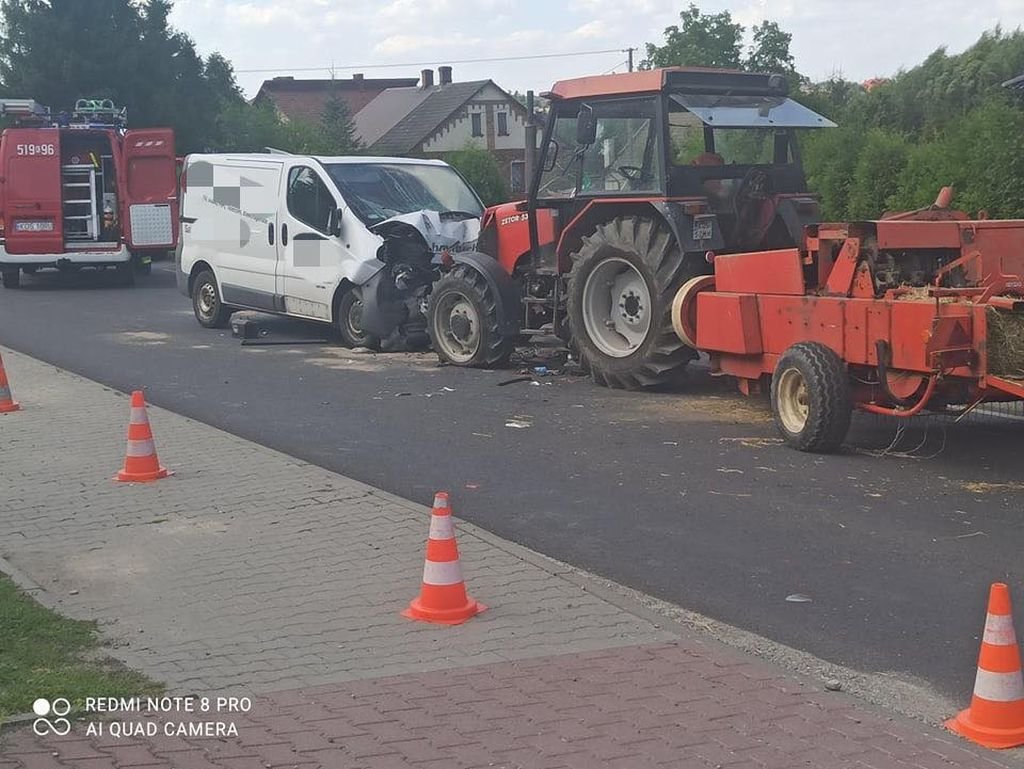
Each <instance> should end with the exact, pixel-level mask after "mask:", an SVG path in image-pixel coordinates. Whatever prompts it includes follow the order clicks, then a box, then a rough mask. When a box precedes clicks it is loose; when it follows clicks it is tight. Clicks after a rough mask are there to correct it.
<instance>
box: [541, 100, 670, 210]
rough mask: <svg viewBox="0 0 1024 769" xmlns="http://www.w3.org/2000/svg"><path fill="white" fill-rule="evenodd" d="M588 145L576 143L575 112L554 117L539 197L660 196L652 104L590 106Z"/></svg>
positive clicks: (565, 111) (627, 102) (657, 141)
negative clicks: (592, 127)
mask: <svg viewBox="0 0 1024 769" xmlns="http://www.w3.org/2000/svg"><path fill="white" fill-rule="evenodd" d="M590 106H591V107H592V108H593V111H594V121H595V123H596V127H597V130H596V132H595V139H594V142H593V143H592V144H583V145H580V144H577V141H576V138H577V137H576V121H577V115H578V112H577V111H576V110H574V109H571V108H565V107H563V109H562V110H561V111H560V112H559V113H558V114H557V115H556V116H555V123H554V126H553V128H552V133H551V142H550V143H549V145H548V147H547V150H546V153H545V159H544V172H543V174H542V175H541V180H540V190H539V194H538V196H539V197H540V198H542V199H543V198H573V197H577V196H582V195H602V194H617V195H621V194H622V193H624V192H643V193H660V192H662V191H663V188H664V180H663V176H664V173H663V167H662V150H661V132H660V131H659V130H658V121H657V112H656V110H657V104H656V101H655V100H654V99H628V100H625V99H624V100H620V101H608V102H596V103H593V104H591V105H590Z"/></svg>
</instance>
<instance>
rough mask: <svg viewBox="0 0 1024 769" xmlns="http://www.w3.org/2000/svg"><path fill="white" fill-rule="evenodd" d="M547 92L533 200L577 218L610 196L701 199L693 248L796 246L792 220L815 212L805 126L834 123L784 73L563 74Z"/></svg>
mask: <svg viewBox="0 0 1024 769" xmlns="http://www.w3.org/2000/svg"><path fill="white" fill-rule="evenodd" d="M546 96H547V97H548V98H549V99H550V100H551V103H552V108H551V115H550V118H549V121H548V126H547V130H546V132H545V141H544V143H543V149H542V154H541V159H540V163H539V167H540V174H539V177H538V179H537V183H536V186H535V189H534V190H533V194H532V195H531V201H530V202H531V204H532V207H533V208H535V209H539V210H544V209H551V210H552V211H557V212H559V216H558V218H559V219H561V220H562V221H570V220H571V219H572V218H573V216H574V215H575V214H576V213H578V212H580V211H582V210H583V209H584V208H586V207H588V205H589V204H592V203H604V202H607V201H608V199H611V198H614V199H619V200H621V199H623V198H630V199H636V200H666V201H667V200H675V201H682V200H685V201H692V202H693V203H694V204H697V205H696V206H694V205H691V206H690V209H691V210H696V209H697V208H699V209H700V214H701V217H700V218H699V219H697V220H695V221H694V222H692V225H693V226H692V227H691V229H690V232H689V234H690V236H691V238H690V239H691V240H692V241H693V243H692V245H693V246H694V247H696V248H703V247H704V246H706V247H707V248H704V250H712V249H714V250H726V251H730V250H736V249H748V248H757V247H765V248H773V247H781V246H786V245H792V244H793V243H794V242H796V240H797V239H798V238H799V229H796V230H794V229H793V228H792V224H795V222H796V220H797V219H800V220H802V222H801V226H802V224H803V223H809V222H810V221H813V220H814V219H815V218H816V215H817V206H816V204H815V203H814V201H813V199H810V198H809V197H808V196H807V195H806V180H805V179H804V174H803V169H802V167H801V164H800V156H799V147H798V144H797V140H796V132H797V131H798V130H799V129H807V128H824V127H832V126H834V125H835V124H834V123H832V122H831V121H830V120H828V119H827V118H825V117H822V116H821V115H818V114H817V113H815V112H813V111H811V110H810V109H808V108H806V107H804V106H802V105H800V104H798V103H797V102H795V101H794V100H793V99H790V98H789V97H788V96H787V85H786V81H785V79H784V78H783V77H781V76H780V75H760V74H751V73H743V72H731V71H714V70H692V69H682V68H674V69H663V70H651V71H647V72H638V73H630V74H625V75H611V76H603V77H600V78H581V79H579V80H569V81H563V82H560V83H556V84H555V86H554V88H553V89H552V90H551V92H550V93H548V94H546ZM792 196H797V197H798V198H801V199H802V200H799V201H793V200H791V198H792ZM787 198H789V199H790V200H788V202H785V203H784V201H787ZM701 204H702V205H701ZM780 204H782V205H781V208H783V209H787V208H792V209H794V210H792V211H789V210H785V211H780ZM780 213H781V214H783V216H782V217H781V220H782V221H779V220H780V217H779V216H778V214H780ZM566 214H568V215H569V218H568V219H566ZM792 214H798V215H796V216H794V215H792ZM787 219H789V220H792V221H791V222H790V226H787V222H786V221H785V220H787Z"/></svg>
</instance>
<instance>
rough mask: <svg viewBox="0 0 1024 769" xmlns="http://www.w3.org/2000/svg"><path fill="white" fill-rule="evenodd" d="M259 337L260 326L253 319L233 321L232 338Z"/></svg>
mask: <svg viewBox="0 0 1024 769" xmlns="http://www.w3.org/2000/svg"><path fill="white" fill-rule="evenodd" d="M259 335H260V327H259V324H258V323H257V322H256V321H254V320H253V319H252V318H232V319H231V336H233V337H235V338H237V339H256V338H257V337H259Z"/></svg>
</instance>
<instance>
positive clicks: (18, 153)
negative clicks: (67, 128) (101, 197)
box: [0, 128, 64, 254]
mask: <svg viewBox="0 0 1024 769" xmlns="http://www.w3.org/2000/svg"><path fill="white" fill-rule="evenodd" d="M2 162H3V167H2V172H0V173H2V174H3V177H4V211H3V219H4V233H5V235H6V239H7V243H6V247H7V252H8V253H11V254H59V253H61V252H63V251H64V221H63V218H62V217H63V213H62V207H61V168H60V131H59V130H58V129H56V128H10V129H8V130H7V131H6V132H5V133H4V140H3V159H2Z"/></svg>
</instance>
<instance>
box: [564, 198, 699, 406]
mask: <svg viewBox="0 0 1024 769" xmlns="http://www.w3.org/2000/svg"><path fill="white" fill-rule="evenodd" d="M572 258H573V267H572V272H571V273H570V274H569V290H568V298H567V305H568V315H569V326H570V329H571V331H572V337H573V341H574V343H575V344H576V345H577V346H578V347H579V351H580V356H581V358H582V363H583V365H584V366H586V367H587V368H588V369H589V370H590V373H591V374H592V376H593V377H594V380H595V381H596V382H597V383H598V384H602V385H605V386H607V387H616V388H627V389H637V388H641V387H652V386H655V385H661V384H665V383H667V382H669V381H671V380H672V379H674V378H675V377H676V376H677V375H678V374H679V372H680V371H681V370H682V369H683V368H684V367H685V366H686V364H687V363H689V362H690V361H691V360H693V359H694V358H695V357H697V354H696V352H694V351H693V350H692V349H691V348H689V347H687V346H686V345H684V344H683V342H682V341H681V340H680V339H679V337H678V336H676V334H675V332H674V331H673V329H672V317H671V310H672V299H673V297H674V296H675V294H676V291H677V290H678V289H679V287H680V286H681V285H683V283H685V282H686V281H687V280H688V279H689V278H692V277H693V276H694V275H695V274H697V273H698V271H699V270H698V269H695V267H696V265H694V263H693V262H692V261H691V260H687V259H686V258H685V257H684V254H683V252H682V250H681V249H680V247H679V245H678V243H676V241H675V239H674V238H673V237H672V234H671V232H669V230H668V227H666V226H665V224H664V223H663V222H661V221H658V220H655V219H648V218H643V217H636V216H624V217H620V218H618V219H613V220H612V221H610V222H607V223H605V224H602V225H599V226H598V228H597V229H596V230H595V231H594V233H593V234H591V235H590V236H588V237H585V238H583V245H582V247H581V248H580V250H579V251H578V252H577V253H575V254H573V256H572Z"/></svg>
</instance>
